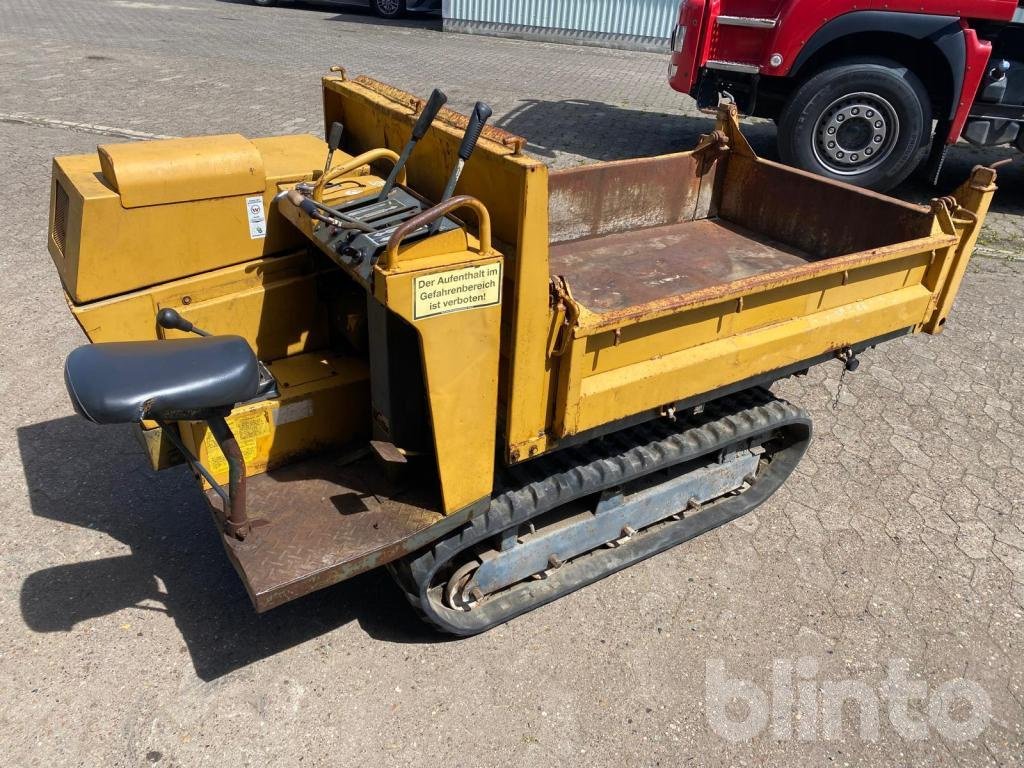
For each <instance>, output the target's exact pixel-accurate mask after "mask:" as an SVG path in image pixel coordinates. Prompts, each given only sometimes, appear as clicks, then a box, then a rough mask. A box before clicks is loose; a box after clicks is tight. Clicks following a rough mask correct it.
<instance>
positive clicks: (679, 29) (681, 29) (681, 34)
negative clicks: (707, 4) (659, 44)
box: [672, 24, 686, 53]
mask: <svg viewBox="0 0 1024 768" xmlns="http://www.w3.org/2000/svg"><path fill="white" fill-rule="evenodd" d="M685 43H686V27H685V26H684V25H683V24H676V28H675V29H674V30H672V53H682V52H683V45H684V44H685Z"/></svg>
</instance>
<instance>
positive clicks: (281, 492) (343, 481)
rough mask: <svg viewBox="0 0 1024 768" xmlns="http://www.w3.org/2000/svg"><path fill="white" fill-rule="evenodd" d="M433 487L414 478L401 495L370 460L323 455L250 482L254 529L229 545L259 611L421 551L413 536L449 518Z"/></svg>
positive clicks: (225, 539) (227, 540)
mask: <svg viewBox="0 0 1024 768" xmlns="http://www.w3.org/2000/svg"><path fill="white" fill-rule="evenodd" d="M433 485H434V483H431V482H429V481H423V480H422V479H413V478H410V481H409V486H408V488H407V489H403V490H396V489H395V487H394V486H393V485H391V484H390V483H389V482H388V480H387V479H386V477H385V474H384V472H383V470H382V468H381V467H380V466H379V465H378V463H377V462H376V461H375V460H373V459H372V458H371V457H369V456H363V457H362V458H360V459H359V460H358V461H354V462H351V463H343V462H342V460H341V459H340V458H339V457H338V456H326V457H317V458H315V459H311V460H309V461H305V462H301V463H298V464H292V465H290V466H288V467H284V468H282V469H280V470H274V471H271V472H269V473H267V474H264V475H258V476H255V477H251V478H249V489H248V498H249V509H250V520H251V524H252V530H251V532H250V533H249V535H248V536H247V537H246V538H245V540H244V541H238V540H237V539H234V538H232V537H230V536H224V537H223V541H224V544H225V548H226V550H227V553H228V556H229V557H230V558H231V560H232V561H233V562H234V564H235V567H236V569H237V570H238V573H239V575H240V576H241V577H242V581H243V583H244V584H245V587H246V589H247V590H248V592H249V596H250V598H252V601H253V604H254V605H255V607H256V610H257V611H266V610H268V609H270V608H274V607H275V606H278V605H281V604H282V603H285V602H288V601H289V600H293V599H295V598H297V597H301V596H302V595H306V594H309V593H310V592H313V591H315V590H317V589H322V588H323V587H326V586H329V585H331V584H335V583H337V582H339V581H343V580H345V579H348V578H350V577H352V576H355V575H356V574H359V573H362V572H363V571H367V570H370V569H371V568H376V567H377V566H379V565H383V564H385V563H388V562H390V561H392V560H395V559H397V558H399V557H401V556H402V555H404V554H406V553H407V552H408V551H409V550H410V548H415V547H416V546H420V545H421V542H420V541H419V540H411V537H414V536H415V535H416V534H417V533H420V532H422V531H424V530H426V529H427V528H430V527H431V526H432V525H434V524H435V523H437V522H439V521H441V520H443V519H444V518H443V515H441V514H440V513H439V512H437V511H436V505H437V500H436V499H434V498H432V497H433V492H432V491H429V490H427V489H428V488H432V487H433ZM211 493H212V492H211ZM208 496H210V499H211V502H212V501H214V497H213V496H212V495H210V494H208Z"/></svg>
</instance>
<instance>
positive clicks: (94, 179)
mask: <svg viewBox="0 0 1024 768" xmlns="http://www.w3.org/2000/svg"><path fill="white" fill-rule="evenodd" d="M215 138H217V137H215ZM167 143H169V142H142V143H139V144H135V145H129V147H130V148H142V149H145V150H146V151H145V152H128V151H127V150H128V148H129V147H121V145H108V146H107V147H106V150H107V153H108V156H109V157H112V158H114V160H113V161H112V162H117V161H118V160H119V159H120V158H121V156H122V155H123V154H124V155H127V156H128V157H129V159H130V161H131V162H129V163H127V170H126V172H127V179H122V181H121V185H122V186H124V185H128V186H129V188H130V190H131V191H130V192H129V199H128V201H127V202H126V201H125V200H123V199H122V196H121V195H119V194H118V191H117V187H116V186H115V184H114V182H112V181H111V180H109V179H108V178H107V177H106V175H105V173H104V171H103V168H102V166H101V163H100V157H99V156H98V155H96V154H93V155H68V156H64V157H58V158H55V159H54V162H53V187H52V191H51V201H50V221H51V227H50V236H49V248H50V255H51V256H52V257H53V261H54V264H55V265H56V266H57V271H58V272H59V273H60V276H61V279H62V281H63V283H64V287H65V289H66V291H67V292H68V295H69V296H70V297H71V299H72V301H74V302H75V303H76V304H81V303H85V302H89V301H95V300H97V299H102V298H107V297H110V296H115V295H119V294H122V293H127V292H129V291H134V290H138V289H140V288H144V287H146V286H150V285H159V284H161V283H165V282H167V281H169V280H176V279H179V278H182V277H186V276H188V275H194V274H199V273H201V272H207V271H209V270H213V269H217V268H220V267H224V266H228V265H230V264H239V263H242V262H246V261H252V260H253V259H258V258H261V257H263V256H266V255H270V254H273V253H279V252H282V251H285V250H288V249H291V248H296V247H299V246H301V245H303V242H302V238H301V236H300V235H299V233H297V232H296V231H295V230H294V229H293V228H292V227H290V226H289V225H288V224H287V222H285V220H284V219H283V218H281V217H280V216H279V215H278V214H277V211H276V203H275V202H274V195H276V194H277V191H278V184H280V183H284V182H296V181H300V180H303V179H311V178H312V177H313V175H314V173H315V172H318V171H319V170H322V169H323V162H324V157H325V154H326V145H325V144H324V143H323V142H322V141H320V140H319V139H317V138H315V137H313V136H302V135H300V136H279V137H272V138H268V139H256V140H253V141H251V142H250V141H246V145H247V146H248V147H249V148H250V152H249V154H248V156H250V157H251V158H252V159H253V161H254V163H255V161H256V160H257V159H259V160H261V161H262V162H260V163H259V166H258V168H257V169H254V173H253V174H252V175H249V174H243V173H242V172H241V168H240V167H236V164H237V161H238V159H239V158H238V154H237V152H234V151H233V150H231V151H228V153H227V154H228V158H229V160H230V173H229V174H228V175H229V179H228V183H225V184H223V185H218V184H215V183H213V182H212V181H211V180H210V179H211V177H210V168H209V167H204V168H200V169H198V170H202V173H203V175H202V176H201V177H200V179H199V180H198V181H199V184H197V185H196V186H195V187H194V188H193V193H192V194H194V195H195V198H194V199H182V197H183V196H184V195H186V194H187V191H188V189H189V185H188V179H187V175H186V173H187V171H188V169H189V168H192V169H193V170H196V166H198V165H200V163H198V162H192V163H182V162H180V158H179V157H178V151H179V145H178V144H174V143H172V145H171V146H170V147H167V146H166V144H167ZM152 144H156V145H160V146H159V147H152V146H150V145H152ZM230 149H231V148H229V150H230ZM154 156H155V158H154ZM187 157H191V155H187ZM220 157H221V156H220V155H219V154H218V155H217V156H216V157H215V158H214V159H212V160H208V161H207V165H212V164H214V163H216V162H219V161H220ZM160 158H163V159H160ZM186 159H187V158H186ZM346 159H348V158H347V156H343V155H342V153H337V154H336V162H339V163H340V162H343V161H344V160H346ZM143 160H145V161H146V163H145V164H144V163H143ZM117 167H118V168H120V165H118V166H117ZM165 168H166V169H167V174H168V177H167V179H166V182H167V183H166V185H165V186H161V183H160V182H161V180H162V179H163V178H164V169H165ZM256 170H258V173H256V172H255V171H256ZM111 172H112V173H119V174H120V175H122V176H123V175H124V172H121V171H116V170H115V171H111ZM148 176H151V177H153V181H152V182H146V181H145V179H146V178H147V177H148ZM253 179H256V180H257V181H253ZM242 182H245V183H242ZM161 190H163V194H165V195H166V196H167V199H166V201H165V202H163V203H160V204H157V201H158V200H159V199H160V196H159V193H160V191H161ZM226 190H234V191H232V192H231V194H226V195H223V196H218V197H210V195H211V194H212V193H214V192H224V191H226ZM238 190H248V191H246V192H242V191H238ZM252 196H256V197H259V198H260V201H261V204H262V207H263V213H264V222H265V223H264V224H263V225H262V227H263V229H264V230H265V231H264V233H263V235H262V236H259V235H255V236H254V233H253V231H252V230H251V228H250V216H249V205H248V203H247V198H249V197H252ZM143 203H145V204H143ZM128 204H130V206H131V207H126V205H128Z"/></svg>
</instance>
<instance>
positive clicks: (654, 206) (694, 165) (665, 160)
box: [548, 152, 718, 243]
mask: <svg viewBox="0 0 1024 768" xmlns="http://www.w3.org/2000/svg"><path fill="white" fill-rule="evenodd" d="M717 169H718V163H717V162H716V160H715V155H713V154H708V153H695V152H681V153H678V154H673V155H664V156H661V157H645V158H642V159H639V160H623V161H619V162H612V163H597V164H595V165H583V166H579V167H577V168H567V169H565V170H559V171H554V172H552V173H551V176H550V180H549V182H548V186H549V195H550V199H549V203H548V219H549V223H548V227H549V240H550V242H552V243H562V242H566V241H569V240H578V239H581V238H586V237H597V236H600V235H608V234H612V233H615V232H628V231H630V230H635V229H642V228H646V227H657V226H660V225H662V224H677V223H679V222H683V221H693V220H694V219H703V218H706V217H707V216H709V215H713V204H714V200H713V198H714V190H715V176H716V173H717Z"/></svg>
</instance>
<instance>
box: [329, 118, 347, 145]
mask: <svg viewBox="0 0 1024 768" xmlns="http://www.w3.org/2000/svg"><path fill="white" fill-rule="evenodd" d="M344 133H345V126H344V125H342V124H341V123H331V133H330V135H329V136H328V137H327V149H328V150H329V151H331V152H335V151H336V150H337V149H338V147H340V146H341V137H342V135H343V134H344Z"/></svg>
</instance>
